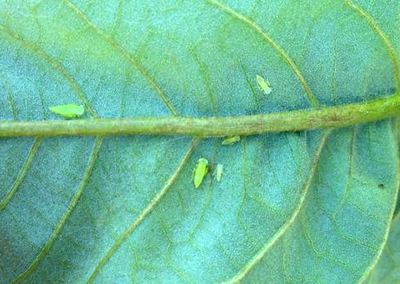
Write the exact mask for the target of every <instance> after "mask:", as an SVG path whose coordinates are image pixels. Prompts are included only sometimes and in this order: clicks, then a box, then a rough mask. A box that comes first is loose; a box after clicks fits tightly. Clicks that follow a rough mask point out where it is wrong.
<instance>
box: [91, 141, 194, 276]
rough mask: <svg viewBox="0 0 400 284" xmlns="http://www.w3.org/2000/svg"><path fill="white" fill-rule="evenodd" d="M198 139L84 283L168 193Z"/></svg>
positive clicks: (96, 273) (95, 274)
mask: <svg viewBox="0 0 400 284" xmlns="http://www.w3.org/2000/svg"><path fill="white" fill-rule="evenodd" d="M199 142H200V139H199V138H194V139H193V141H192V144H191V145H190V147H189V149H188V150H187V151H186V153H185V155H184V157H183V159H182V161H181V163H180V164H179V166H178V168H177V169H176V171H175V172H174V173H173V174H172V176H171V177H170V178H169V180H168V181H167V183H166V184H165V186H164V187H163V188H162V189H161V190H160V191H159V192H158V194H157V195H156V196H155V197H154V198H153V200H152V201H151V202H150V203H149V204H148V206H147V207H146V208H144V209H143V210H142V211H141V213H140V215H139V217H138V218H137V219H136V220H134V221H133V222H132V223H131V224H130V225H129V227H128V228H126V230H125V231H124V232H123V233H122V234H121V235H120V236H119V237H118V239H117V240H116V241H115V242H114V244H113V245H112V246H111V248H110V249H109V250H108V251H107V253H106V254H105V255H104V256H103V258H102V259H101V260H100V262H99V263H98V265H97V266H96V268H95V269H94V271H93V272H92V274H91V275H90V277H89V279H88V280H87V281H86V284H89V283H92V282H93V281H94V279H95V278H96V277H97V275H98V274H99V273H100V270H101V269H102V267H103V266H104V265H105V264H106V263H107V262H108V260H109V259H110V258H111V257H112V256H113V255H114V253H115V252H116V251H117V250H118V249H119V248H120V246H121V245H122V243H123V242H124V241H125V240H126V239H127V238H128V237H129V236H130V235H131V234H132V232H133V231H135V229H136V228H137V227H138V226H139V225H140V224H141V223H142V222H143V220H144V219H145V218H146V217H147V216H148V215H149V214H150V213H151V212H152V211H153V210H154V209H155V208H156V206H157V205H158V203H160V201H161V200H162V199H163V197H164V196H165V195H166V194H167V193H168V191H169V189H170V188H171V186H172V185H173V184H174V183H175V181H176V179H177V178H178V176H179V175H180V173H181V172H182V170H183V169H184V167H185V165H186V164H187V162H188V161H189V159H190V157H191V155H192V153H193V150H194V149H195V148H196V147H197V145H198V144H199Z"/></svg>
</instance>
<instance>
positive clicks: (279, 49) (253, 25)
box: [206, 0, 320, 108]
mask: <svg viewBox="0 0 400 284" xmlns="http://www.w3.org/2000/svg"><path fill="white" fill-rule="evenodd" d="M206 2H208V3H210V4H213V5H214V6H216V7H217V8H218V9H220V10H221V11H223V12H225V13H227V14H228V15H231V16H232V17H234V18H236V19H238V20H240V21H241V22H243V23H245V24H246V25H248V26H249V27H250V28H252V29H253V30H255V31H256V32H257V33H258V34H259V35H261V36H262V38H263V39H264V40H266V41H267V42H269V43H270V44H271V46H272V47H273V48H274V49H275V50H276V51H277V52H278V54H279V55H280V56H281V57H282V58H283V59H284V60H285V62H286V63H287V64H288V65H289V67H290V68H291V69H292V71H293V72H294V74H295V75H296V76H297V78H298V79H299V81H300V83H301V84H302V86H303V88H304V90H305V92H306V94H307V98H308V100H309V102H310V104H311V106H312V107H313V108H319V107H320V104H319V102H318V100H317V99H316V97H315V95H314V94H313V92H312V90H311V88H310V86H309V85H308V83H307V82H306V80H305V78H304V76H303V74H302V73H301V71H300V69H299V67H298V66H297V64H296V63H295V62H294V61H293V59H292V58H291V57H290V56H289V55H288V54H287V53H286V51H285V50H284V49H283V48H282V47H281V46H280V45H279V44H278V43H277V42H276V41H275V40H274V39H273V38H272V37H271V36H270V35H269V34H267V33H266V32H265V31H264V30H263V29H262V28H261V27H260V26H259V25H258V24H257V23H255V22H254V21H252V20H251V19H249V18H248V17H246V16H244V15H242V14H240V13H238V12H236V11H234V10H233V9H231V8H230V7H228V6H227V5H225V4H223V3H221V2H220V1H218V0H206Z"/></svg>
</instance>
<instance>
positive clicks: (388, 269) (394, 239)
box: [365, 216, 400, 284]
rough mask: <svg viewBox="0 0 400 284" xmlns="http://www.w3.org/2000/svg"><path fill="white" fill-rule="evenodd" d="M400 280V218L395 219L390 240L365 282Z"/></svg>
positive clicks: (393, 282) (381, 283) (383, 283)
mask: <svg viewBox="0 0 400 284" xmlns="http://www.w3.org/2000/svg"><path fill="white" fill-rule="evenodd" d="M399 282H400V218H399V216H397V217H396V218H395V219H394V220H393V224H392V229H391V232H390V235H389V239H388V242H387V244H386V246H385V250H384V251H383V253H382V255H381V257H380V260H379V263H378V265H377V266H376V267H375V269H374V270H373V271H372V273H371V275H370V276H369V279H368V280H367V281H366V282H365V284H375V283H376V284H378V283H379V284H398V283H399Z"/></svg>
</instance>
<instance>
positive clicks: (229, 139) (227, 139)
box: [221, 136, 240, 145]
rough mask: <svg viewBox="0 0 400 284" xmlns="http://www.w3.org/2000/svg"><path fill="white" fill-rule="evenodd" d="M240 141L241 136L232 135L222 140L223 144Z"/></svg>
mask: <svg viewBox="0 0 400 284" xmlns="http://www.w3.org/2000/svg"><path fill="white" fill-rule="evenodd" d="M239 141H240V136H232V137H228V138H226V139H224V141H222V143H221V144H222V145H232V144H235V143H236V142H239Z"/></svg>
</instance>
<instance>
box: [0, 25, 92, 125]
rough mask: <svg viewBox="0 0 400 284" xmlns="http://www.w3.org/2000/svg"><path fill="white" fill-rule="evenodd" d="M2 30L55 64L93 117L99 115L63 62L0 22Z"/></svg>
mask: <svg viewBox="0 0 400 284" xmlns="http://www.w3.org/2000/svg"><path fill="white" fill-rule="evenodd" d="M0 31H3V32H4V33H5V34H7V35H8V36H9V37H11V38H12V39H14V40H17V41H19V42H21V43H22V45H23V46H25V47H26V48H28V49H30V50H32V51H33V52H35V53H36V54H38V55H40V56H41V57H42V58H44V59H45V60H46V61H47V62H48V63H50V65H51V66H53V68H54V69H56V70H57V71H59V72H60V73H61V75H62V76H63V77H64V78H65V79H66V80H67V81H68V82H69V84H70V86H71V88H72V89H73V90H74V91H75V92H76V93H77V95H78V97H79V99H80V100H81V101H82V103H83V104H84V105H85V108H86V109H87V111H88V112H89V114H90V115H91V116H92V117H95V118H97V117H98V115H97V113H96V111H95V110H94V109H93V108H92V106H91V105H90V103H89V100H88V99H87V98H86V95H85V94H84V92H83V91H82V89H81V87H80V86H79V85H78V83H77V82H76V81H75V79H74V78H73V77H72V76H71V75H70V74H69V73H68V71H67V70H66V69H65V68H64V67H63V66H62V65H61V63H59V62H58V61H57V60H56V59H54V58H53V57H52V56H50V55H49V54H47V53H46V52H45V51H44V50H43V49H42V48H40V47H39V46H37V45H36V44H34V43H33V42H30V41H27V40H25V39H23V38H22V37H21V36H19V35H18V34H16V33H15V32H13V31H11V30H10V29H8V28H7V27H6V26H4V25H2V24H0Z"/></svg>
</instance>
